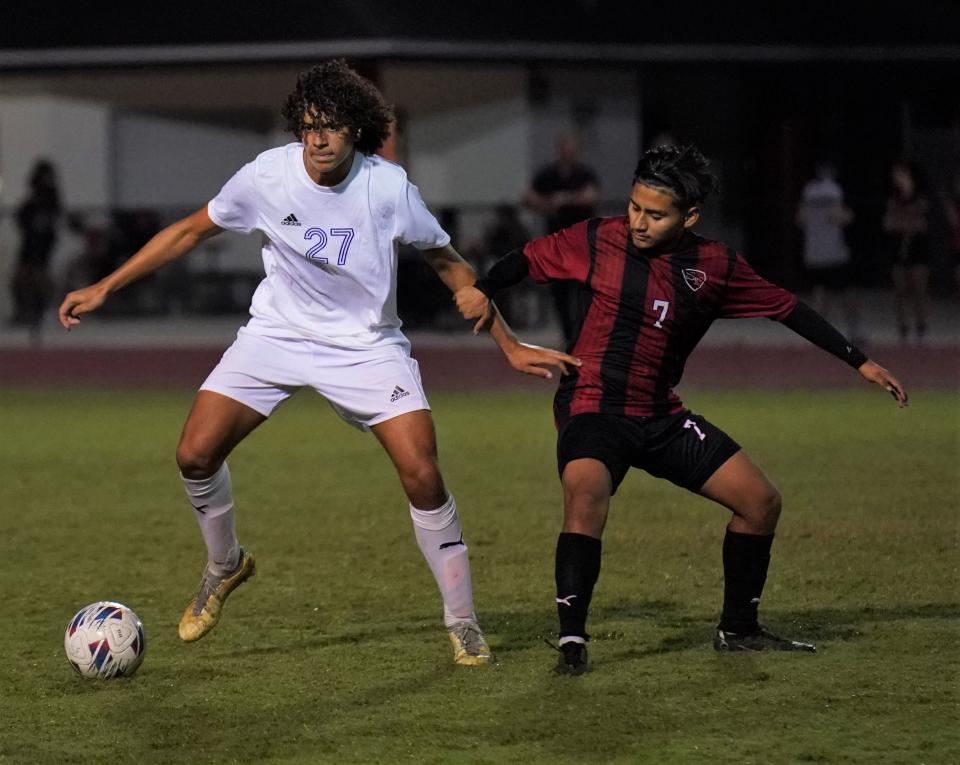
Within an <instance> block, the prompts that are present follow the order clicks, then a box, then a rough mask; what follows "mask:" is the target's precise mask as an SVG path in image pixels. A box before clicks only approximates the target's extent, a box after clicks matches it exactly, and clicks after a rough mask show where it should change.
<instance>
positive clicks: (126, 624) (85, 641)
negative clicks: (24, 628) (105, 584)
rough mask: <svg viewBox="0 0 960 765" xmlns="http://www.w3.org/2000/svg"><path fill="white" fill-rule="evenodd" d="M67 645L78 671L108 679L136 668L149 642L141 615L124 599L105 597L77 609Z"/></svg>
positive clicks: (64, 642) (134, 670)
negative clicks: (115, 601)
mask: <svg viewBox="0 0 960 765" xmlns="http://www.w3.org/2000/svg"><path fill="white" fill-rule="evenodd" d="M63 648H64V650H65V651H66V652H67V660H68V661H69V662H70V666H72V667H73V669H74V671H76V673H77V674H78V675H83V677H94V678H104V679H106V678H110V677H124V676H129V675H132V674H133V673H134V672H136V671H137V667H139V666H140V662H142V661H143V653H144V651H145V650H146V648H147V644H146V641H145V638H144V634H143V624H142V623H141V622H140V619H139V618H138V617H137V615H136V614H135V613H134V612H133V611H131V610H130V609H129V608H127V607H126V606H125V605H123V604H122V603H113V602H111V601H107V600H103V601H100V602H99V603H91V604H90V605H89V606H85V607H84V608H81V609H80V610H79V611H77V614H76V616H74V617H73V618H72V619H71V620H70V623H69V624H68V625H67V632H66V634H65V635H64V636H63Z"/></svg>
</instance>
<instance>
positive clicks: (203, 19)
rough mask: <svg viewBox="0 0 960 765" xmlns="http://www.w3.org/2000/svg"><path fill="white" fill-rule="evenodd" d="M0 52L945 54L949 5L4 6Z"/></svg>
mask: <svg viewBox="0 0 960 765" xmlns="http://www.w3.org/2000/svg"><path fill="white" fill-rule="evenodd" d="M5 6H6V7H5V8H4V10H3V12H2V19H0V48H7V49H10V48H52V47H101V46H115V45H157V44H175V43H179V44H196V43H236V42H276V41H298V40H325V39H326V40H329V39H356V38H401V39H430V40H458V39H462V40H475V41H482V40H489V41H497V42H504V41H515V40H532V41H541V42H558V43H562V42H609V43H619V44H643V43H655V44H688V43H720V44H750V45H757V44H796V45H841V46H842V45H881V44H886V45H898V46H902V45H913V44H927V45H930V44H948V45H955V44H956V43H957V39H958V33H960V2H957V0H920V1H918V2H913V3H904V2H902V0H900V2H891V1H890V0H876V1H875V2H860V1H859V0H857V1H854V2H843V0H833V2H821V3H812V2H791V3H782V4H781V3H777V2H771V1H770V0H766V1H765V2H760V1H759V0H745V1H743V2H723V1H720V0H717V1H715V2H696V1H691V2H676V1H673V2H669V1H664V0H653V1H651V0H634V2H611V1H610V0H556V2H553V3H538V2H523V0H513V1H512V2H503V1H502V0H488V2H459V3H458V2H453V1H451V0H447V1H446V2H439V1H438V0H420V2H406V1H402V0H396V1H395V2H363V1H362V0H353V1H352V2H351V0H277V1H275V2H271V3H259V2H232V3H224V2H193V3H181V2H163V1H162V0H156V1H155V2H152V3H144V4H142V5H139V6H131V5H130V4H124V3H104V2H87V3H80V2H75V3H69V4H68V3H7V4H5Z"/></svg>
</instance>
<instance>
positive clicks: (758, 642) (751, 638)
mask: <svg viewBox="0 0 960 765" xmlns="http://www.w3.org/2000/svg"><path fill="white" fill-rule="evenodd" d="M713 647H714V648H715V649H716V650H718V651H806V652H807V653H816V652H817V647H816V646H815V645H813V644H811V643H801V642H800V641H798V640H789V639H787V638H782V637H780V636H779V635H774V634H773V633H772V632H771V631H770V630H768V629H767V628H766V627H764V626H763V625H762V624H760V625H758V626H757V629H756V631H755V632H750V633H742V634H741V633H736V632H727V631H725V630H721V629H717V634H716V635H714V637H713Z"/></svg>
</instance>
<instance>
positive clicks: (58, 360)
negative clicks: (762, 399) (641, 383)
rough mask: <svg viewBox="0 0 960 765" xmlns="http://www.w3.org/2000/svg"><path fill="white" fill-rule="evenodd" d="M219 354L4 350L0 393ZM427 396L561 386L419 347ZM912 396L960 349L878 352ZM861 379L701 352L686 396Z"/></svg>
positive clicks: (178, 375)
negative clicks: (692, 390)
mask: <svg viewBox="0 0 960 765" xmlns="http://www.w3.org/2000/svg"><path fill="white" fill-rule="evenodd" d="M222 352H223V349H220V348H191V349H183V348H170V349H156V348H152V349H116V350H107V349H96V350H91V349H86V350H72V349H36V350H34V349H7V350H0V386H7V387H20V388H24V387H25V388H37V387H45V388H51V387H53V388H70V387H74V386H81V387H119V388H136V387H161V388H196V387H197V386H199V385H200V383H201V382H202V381H203V380H204V378H205V377H206V375H207V373H208V372H209V371H210V370H211V369H212V368H213V367H214V365H215V364H216V363H217V361H218V360H219V359H220V355H221V354H222ZM413 353H414V356H415V357H416V358H417V359H418V361H419V362H420V370H421V374H422V375H423V381H424V385H425V387H426V389H427V392H428V393H429V392H430V391H434V390H436V391H451V390H462V391H489V390H516V389H520V390H541V391H544V392H545V393H547V394H550V393H552V391H553V389H554V386H555V382H554V381H547V380H538V379H536V378H534V377H530V376H527V375H522V374H520V373H518V372H515V371H513V370H512V369H511V368H510V367H509V366H508V365H507V363H506V361H505V360H504V358H503V356H502V355H501V354H500V352H499V351H498V350H496V349H495V348H491V349H485V350H475V349H473V350H466V349H456V348H431V347H425V348H423V349H420V350H418V349H417V348H416V346H414V350H413ZM871 358H872V359H873V360H874V361H876V362H877V363H879V364H882V365H883V366H885V367H887V368H888V369H890V370H891V372H892V373H893V374H894V375H895V376H897V377H898V378H899V379H900V381H901V382H902V383H903V384H904V385H905V386H906V387H907V390H908V391H910V390H912V389H923V388H927V389H929V388H940V389H944V388H946V389H953V390H957V388H958V382H960V347H949V346H948V347H937V348H915V347H905V348H904V347H890V348H874V349H871ZM859 384H862V382H861V381H860V378H859V376H858V375H857V374H856V372H855V371H854V370H853V369H851V368H849V367H848V366H846V365H845V364H843V363H842V362H840V361H838V360H837V359H835V358H833V357H832V356H830V355H828V354H826V353H824V352H823V351H821V350H819V349H817V348H813V347H810V348H795V347H792V348H769V347H762V346H716V347H706V348H700V349H698V350H697V351H695V352H694V353H693V355H692V356H691V357H690V360H689V362H688V364H687V369H686V373H685V374H684V377H683V382H682V384H681V386H679V387H680V389H681V391H682V390H683V388H687V387H689V388H700V389H704V388H717V389H726V388H755V389H763V390H795V389H816V388H838V387H855V386H857V385H859Z"/></svg>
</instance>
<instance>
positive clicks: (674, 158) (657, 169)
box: [633, 145, 720, 208]
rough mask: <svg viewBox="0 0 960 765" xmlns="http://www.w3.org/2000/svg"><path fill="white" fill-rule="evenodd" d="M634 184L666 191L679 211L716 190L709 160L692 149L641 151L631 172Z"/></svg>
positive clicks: (695, 203) (688, 147)
mask: <svg viewBox="0 0 960 765" xmlns="http://www.w3.org/2000/svg"><path fill="white" fill-rule="evenodd" d="M633 182H634V184H637V183H642V184H643V185H644V186H650V187H651V188H654V189H659V190H662V191H666V192H668V193H669V194H671V195H673V197H675V198H676V200H677V206H678V207H681V208H685V207H692V206H694V205H697V204H699V203H700V202H702V201H703V200H704V199H706V198H707V197H708V196H710V194H712V193H714V192H716V191H717V190H718V189H719V188H720V182H719V181H718V180H717V177H716V176H715V175H714V174H713V173H711V172H710V161H709V160H708V159H707V158H706V157H705V156H703V154H702V153H701V152H700V150H699V149H697V148H696V147H695V146H690V145H687V146H660V147H658V148H656V149H650V150H649V151H647V152H645V153H644V155H643V157H641V158H640V161H639V162H638V163H637V169H636V170H634V172H633Z"/></svg>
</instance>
